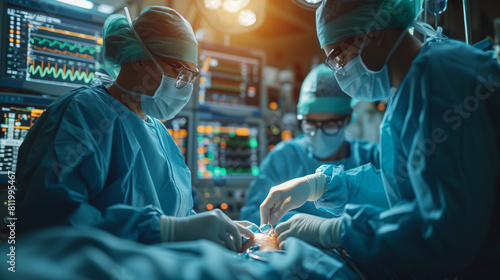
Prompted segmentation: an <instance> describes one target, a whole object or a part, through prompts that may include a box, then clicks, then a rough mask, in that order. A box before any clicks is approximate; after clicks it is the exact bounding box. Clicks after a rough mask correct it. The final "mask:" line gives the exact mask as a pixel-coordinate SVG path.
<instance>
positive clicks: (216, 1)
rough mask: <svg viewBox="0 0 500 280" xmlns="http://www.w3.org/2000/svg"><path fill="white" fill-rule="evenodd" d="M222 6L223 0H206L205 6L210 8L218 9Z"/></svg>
mask: <svg viewBox="0 0 500 280" xmlns="http://www.w3.org/2000/svg"><path fill="white" fill-rule="evenodd" d="M221 6H222V0H205V8H207V9H208V10H217V9H219V8H220V7H221Z"/></svg>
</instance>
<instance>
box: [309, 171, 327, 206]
mask: <svg viewBox="0 0 500 280" xmlns="http://www.w3.org/2000/svg"><path fill="white" fill-rule="evenodd" d="M305 178H306V180H307V182H308V183H309V197H308V198H307V200H308V201H316V200H318V199H319V198H320V197H321V196H322V195H323V193H324V192H325V188H326V175H325V174H323V173H322V172H318V173H314V174H311V175H307V176H305Z"/></svg>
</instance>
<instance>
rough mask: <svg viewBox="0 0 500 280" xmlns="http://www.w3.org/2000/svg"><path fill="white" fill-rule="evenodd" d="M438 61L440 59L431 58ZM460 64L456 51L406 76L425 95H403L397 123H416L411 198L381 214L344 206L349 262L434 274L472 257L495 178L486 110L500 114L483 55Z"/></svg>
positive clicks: (491, 67) (487, 217) (487, 218)
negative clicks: (405, 108)
mask: <svg viewBox="0 0 500 280" xmlns="http://www.w3.org/2000/svg"><path fill="white" fill-rule="evenodd" d="M440 55H443V56H445V55H446V54H444V53H441V54H435V55H434V56H433V59H436V58H437V57H439V56H440ZM458 57H460V59H458ZM462 59H463V57H462V56H461V55H459V52H456V51H455V53H454V55H453V58H452V59H450V60H448V61H445V62H439V61H434V60H433V61H430V62H429V63H427V64H426V65H424V66H423V67H422V71H419V72H418V75H417V73H412V74H413V75H412V76H411V77H410V78H411V80H410V82H411V86H410V88H416V89H418V88H420V87H422V89H423V90H422V91H421V92H420V91H419V92H412V91H411V90H410V91H409V92H404V93H401V94H405V96H406V97H405V98H409V99H410V100H409V101H408V102H409V103H410V104H412V111H413V110H414V111H413V112H411V111H410V112H406V115H403V116H398V119H400V120H416V123H417V124H416V125H415V127H410V128H408V129H411V130H413V131H414V137H413V139H412V140H411V141H410V142H409V143H404V144H408V146H409V147H410V148H409V150H408V153H407V155H408V161H407V164H406V168H407V170H408V176H407V177H408V178H407V180H408V187H410V188H412V190H413V193H414V194H415V198H414V199H412V200H411V201H408V200H402V201H400V202H399V203H397V204H395V205H394V206H393V207H392V208H391V209H389V210H385V211H382V210H381V209H377V208H375V207H371V206H360V205H352V206H350V207H349V206H348V207H347V209H346V212H345V214H344V216H343V224H342V229H341V244H342V247H343V248H344V249H345V250H346V251H347V252H348V253H349V254H350V255H351V256H352V257H353V258H354V259H356V260H358V261H360V262H362V263H366V264H370V265H384V266H387V267H391V268H394V269H409V270H412V271H421V270H425V271H432V270H434V269H457V268H463V267H464V266H466V265H467V264H470V263H471V262H472V261H473V260H474V259H475V258H476V257H477V256H478V254H479V252H480V250H481V247H482V245H483V243H484V242H485V238H486V236H487V232H488V227H489V226H490V223H491V217H492V211H493V210H492V209H493V207H494V203H495V181H496V180H498V177H499V174H498V170H499V168H500V165H499V150H498V146H497V143H495V141H496V139H495V138H496V137H498V124H496V123H493V122H498V119H496V120H493V119H491V116H490V115H489V114H488V109H487V108H486V107H487V106H492V107H493V108H494V107H496V108H497V110H498V108H499V105H500V102H499V101H500V100H499V94H498V93H499V92H500V70H499V67H498V65H496V64H495V63H493V61H492V60H491V59H490V58H486V56H477V59H476V60H475V61H472V60H471V61H468V63H463V62H461V61H460V60H462ZM450 77H453V78H452V79H450ZM481 79H482V80H483V81H485V83H483V82H481ZM488 80H489V81H490V82H489V83H488V82H487V81H488ZM486 83H488V84H486ZM422 85H425V86H422ZM489 90H492V91H491V92H490V91H489ZM407 124H410V122H408V123H407ZM495 126H496V129H492V128H494V127H495ZM495 130H496V132H495ZM495 133H496V134H497V135H495ZM383 144H384V143H382V145H383ZM382 159H383V157H382ZM496 199H497V200H498V197H497V198H496ZM497 203H498V202H497ZM496 238H498V236H497V237H496Z"/></svg>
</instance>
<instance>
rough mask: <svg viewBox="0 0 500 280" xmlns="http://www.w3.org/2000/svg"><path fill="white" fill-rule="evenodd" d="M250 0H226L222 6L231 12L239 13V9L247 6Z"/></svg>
mask: <svg viewBox="0 0 500 280" xmlns="http://www.w3.org/2000/svg"><path fill="white" fill-rule="evenodd" d="M248 3H250V0H224V3H223V4H222V8H223V9H224V10H225V11H226V12H229V13H233V14H234V13H237V12H238V11H239V10H241V9H243V8H245V7H246V6H247V5H248Z"/></svg>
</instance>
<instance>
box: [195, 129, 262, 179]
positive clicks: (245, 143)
mask: <svg viewBox="0 0 500 280" xmlns="http://www.w3.org/2000/svg"><path fill="white" fill-rule="evenodd" d="M197 132H198V148H197V153H198V159H197V161H198V162H197V166H198V178H200V179H210V178H217V177H237V178H244V177H251V176H257V175H259V158H258V146H259V143H258V125H257V124H245V123H239V122H229V121H209V120H200V122H199V124H198V127H197Z"/></svg>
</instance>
